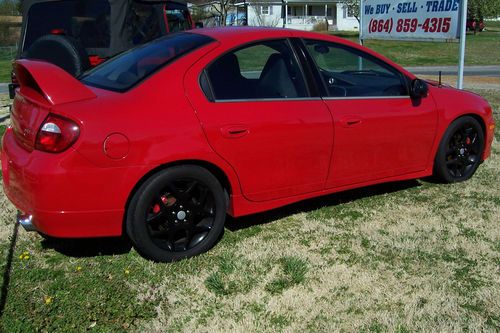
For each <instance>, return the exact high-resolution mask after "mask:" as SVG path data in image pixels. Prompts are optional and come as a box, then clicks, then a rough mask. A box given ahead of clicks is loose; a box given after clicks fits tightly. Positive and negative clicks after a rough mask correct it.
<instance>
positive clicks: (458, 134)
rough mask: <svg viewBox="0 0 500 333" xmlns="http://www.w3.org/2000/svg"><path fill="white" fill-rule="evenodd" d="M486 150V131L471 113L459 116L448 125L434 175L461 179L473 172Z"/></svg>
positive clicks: (444, 179) (435, 164) (452, 181)
mask: <svg viewBox="0 0 500 333" xmlns="http://www.w3.org/2000/svg"><path fill="white" fill-rule="evenodd" d="M483 150H484V132H483V128H482V127H481V125H480V124H479V122H478V121H477V120H476V119H475V118H473V117H470V116H465V117H461V118H458V119H457V120H455V121H454V122H453V123H451V125H450V126H449V127H448V129H447V130H446V132H445V133H444V136H443V138H442V139H441V143H440V144H439V147H438V151H437V153H436V158H435V160H434V176H435V177H436V178H438V180H440V181H442V182H445V183H455V182H461V181H464V180H467V179H469V178H470V177H472V175H474V173H475V172H476V170H477V168H478V167H479V164H481V156H482V154H483Z"/></svg>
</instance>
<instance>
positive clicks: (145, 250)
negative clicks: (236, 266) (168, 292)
mask: <svg viewBox="0 0 500 333" xmlns="http://www.w3.org/2000/svg"><path fill="white" fill-rule="evenodd" d="M226 208H227V204H226V198H225V194H224V190H223V188H222V186H221V184H220V183H219V181H218V180H217V178H215V177H214V176H213V175H212V174H211V173H210V172H209V171H207V170H206V169H204V168H202V167H199V166H195V165H184V166H175V167H171V168H168V169H166V170H163V171H160V172H158V173H156V174H154V175H152V176H151V177H150V178H149V179H148V180H147V181H146V182H144V183H143V184H142V185H141V186H140V187H139V189H138V190H137V191H136V193H135V194H134V196H133V197H132V200H131V201H130V204H129V207H128V210H127V219H126V225H125V228H126V232H127V234H128V236H129V237H130V239H131V241H132V243H133V245H134V247H135V249H136V250H137V252H139V253H140V254H141V255H142V256H144V257H146V258H148V259H151V260H154V261H157V262H171V261H177V260H181V259H184V258H189V257H192V256H195V255H198V254H200V253H203V252H206V251H208V250H209V249H210V248H212V247H213V246H214V244H215V243H216V242H217V241H218V239H219V236H220V235H221V233H222V231H223V229H224V221H225V219H226Z"/></svg>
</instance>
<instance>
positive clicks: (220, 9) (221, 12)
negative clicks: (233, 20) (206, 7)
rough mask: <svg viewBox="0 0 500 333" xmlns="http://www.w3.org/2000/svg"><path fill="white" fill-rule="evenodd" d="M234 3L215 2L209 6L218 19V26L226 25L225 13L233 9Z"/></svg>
mask: <svg viewBox="0 0 500 333" xmlns="http://www.w3.org/2000/svg"><path fill="white" fill-rule="evenodd" d="M234 1H235V0H217V1H213V2H212V3H211V4H210V6H211V8H212V10H213V11H214V12H215V13H217V15H218V16H219V17H220V25H223V26H225V25H226V18H227V13H228V12H229V11H230V10H232V9H233V8H234Z"/></svg>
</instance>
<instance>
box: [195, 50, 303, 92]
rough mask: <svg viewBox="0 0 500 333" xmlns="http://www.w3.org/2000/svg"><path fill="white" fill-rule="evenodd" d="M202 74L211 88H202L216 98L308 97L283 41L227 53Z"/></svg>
mask: <svg viewBox="0 0 500 333" xmlns="http://www.w3.org/2000/svg"><path fill="white" fill-rule="evenodd" d="M205 73H206V74H207V76H208V80H209V82H210V87H211V89H212V91H211V92H210V93H208V92H207V91H206V89H205V88H203V87H202V88H203V90H204V91H205V94H206V95H207V97H210V96H213V98H214V99H215V100H252V99H286V98H302V97H307V96H308V92H307V88H306V83H305V81H304V78H303V75H302V72H301V69H300V66H299V64H298V63H297V60H296V58H295V55H294V53H293V51H292V50H291V48H290V45H289V43H288V41H286V40H272V41H263V42H259V43H255V44H251V45H249V46H245V47H243V48H239V49H237V50H234V51H231V52H228V53H226V54H224V55H223V56H221V57H220V58H218V59H217V60H215V61H214V62H213V63H212V64H211V65H210V66H209V67H208V68H207V69H206V71H205ZM209 99H210V98H209Z"/></svg>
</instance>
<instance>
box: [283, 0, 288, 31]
mask: <svg viewBox="0 0 500 333" xmlns="http://www.w3.org/2000/svg"><path fill="white" fill-rule="evenodd" d="M287 24H288V2H285V22H283V28H286V26H287Z"/></svg>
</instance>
